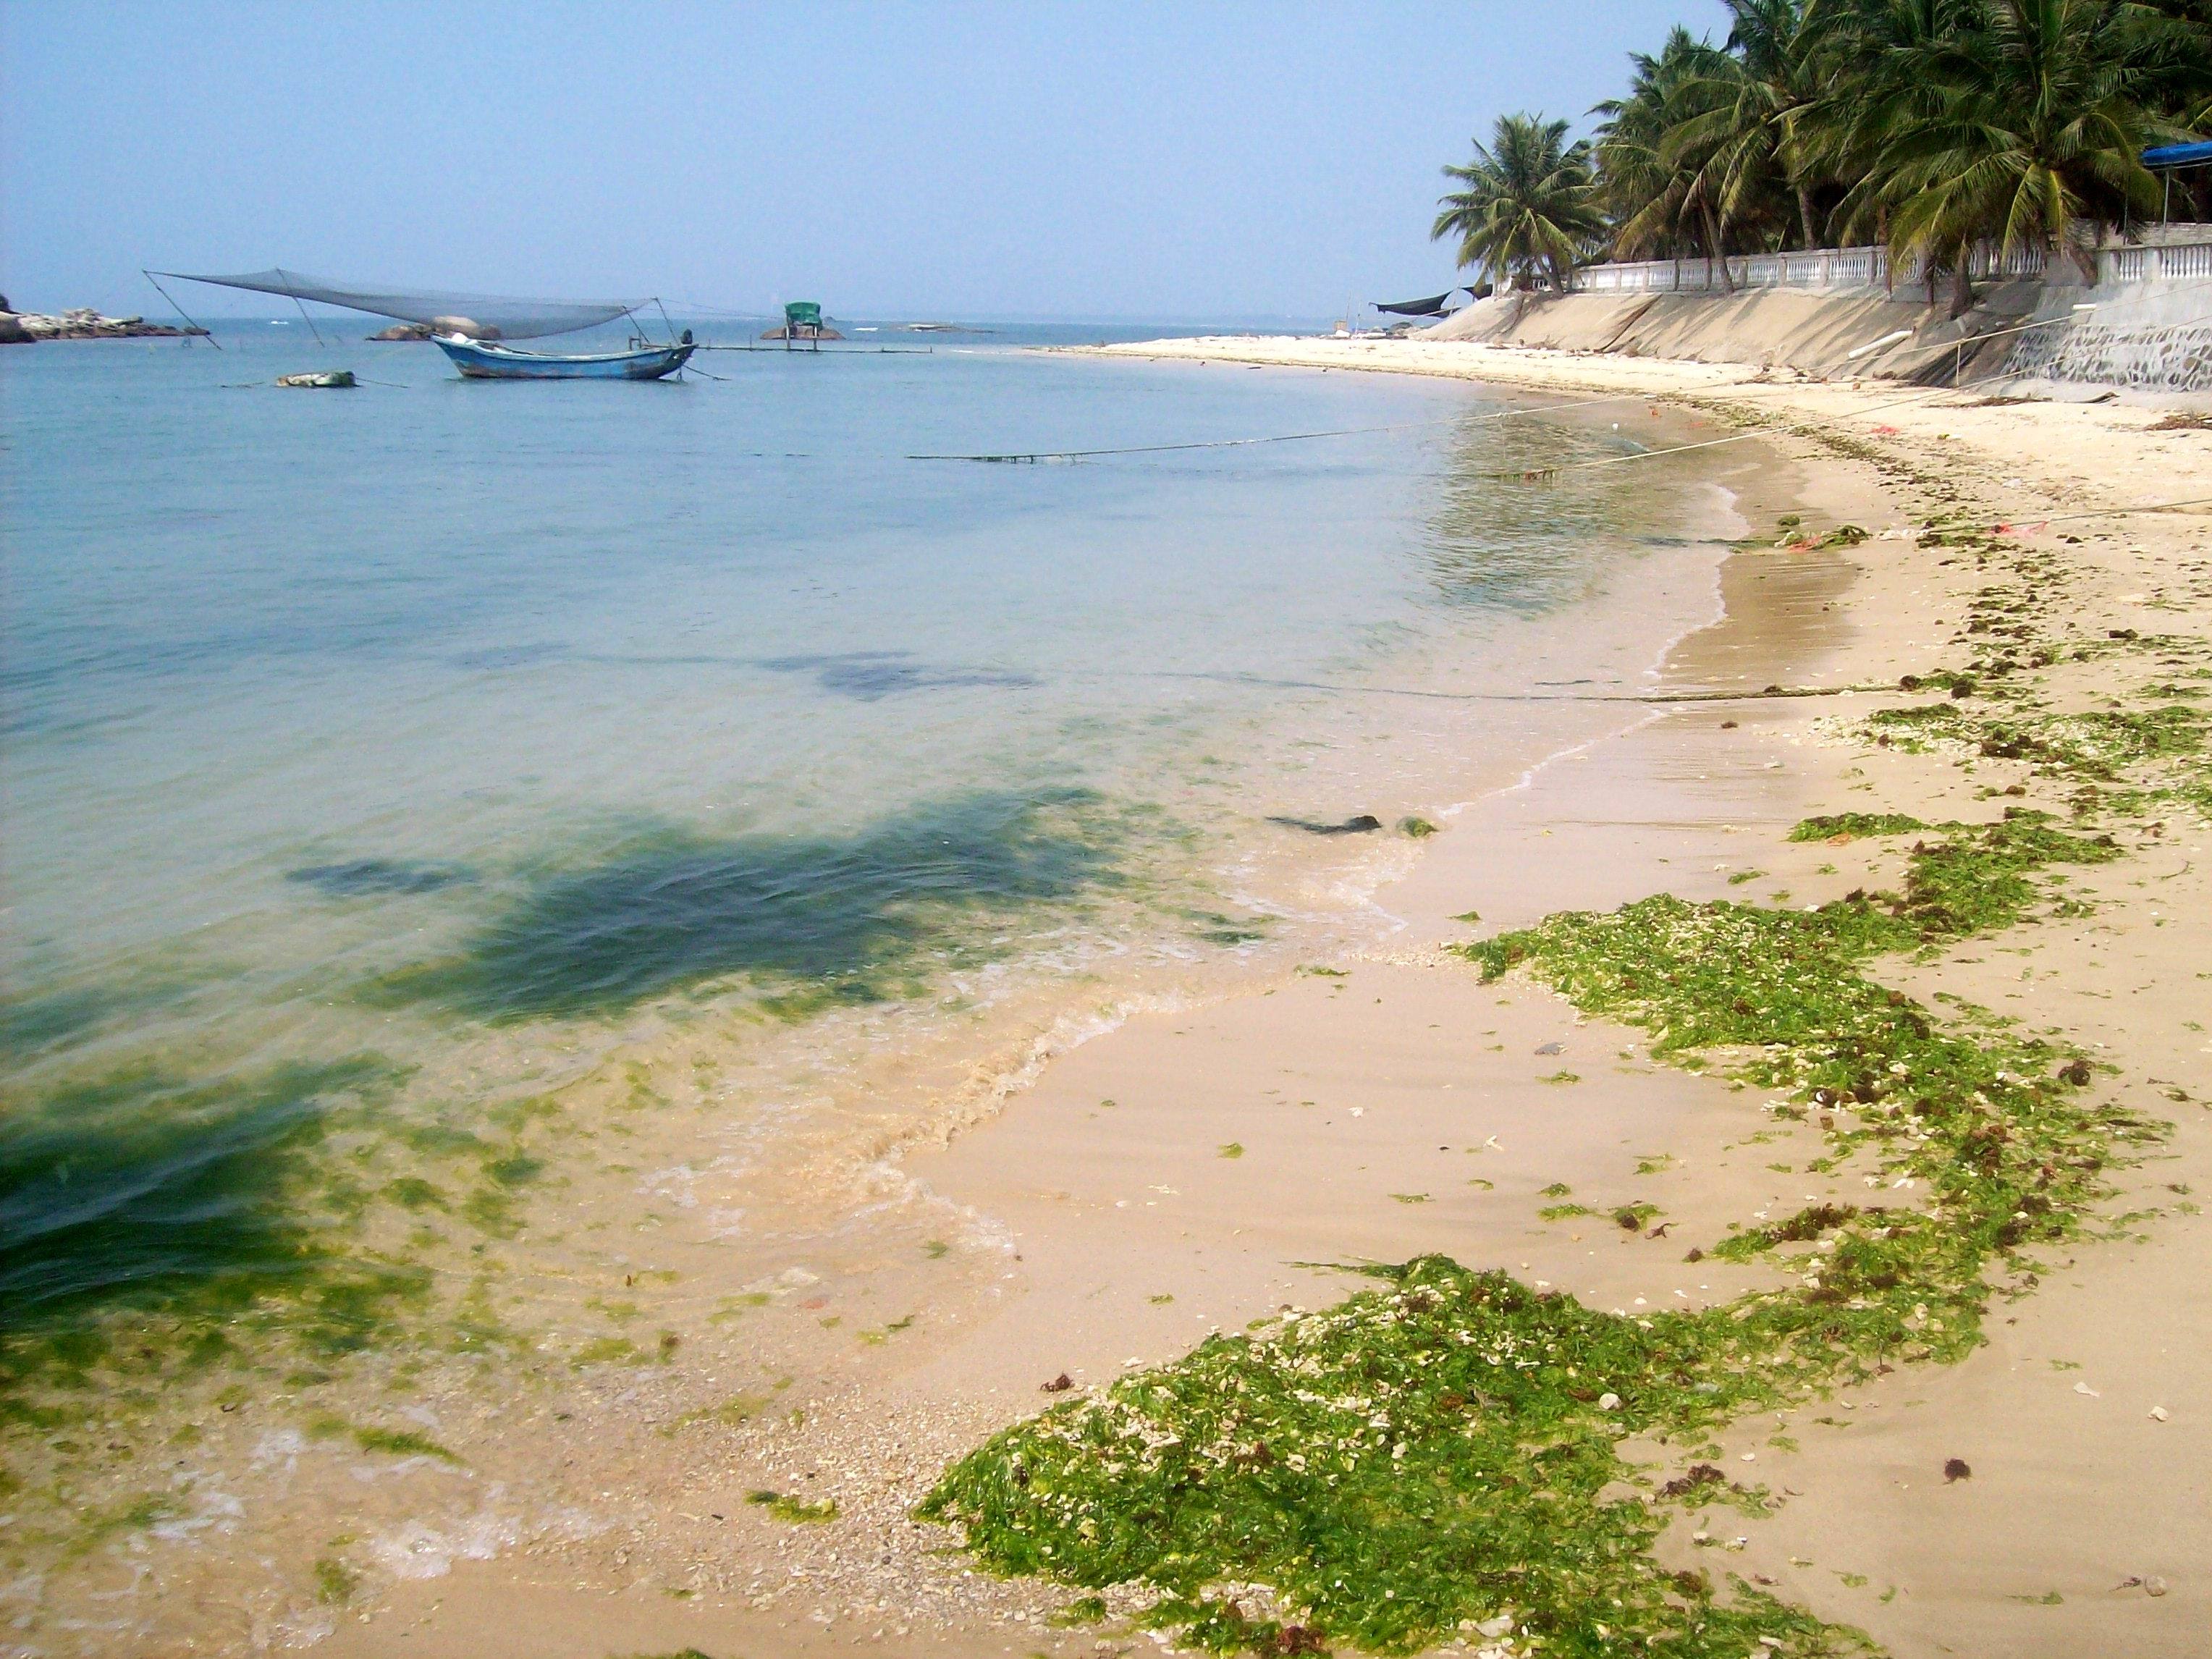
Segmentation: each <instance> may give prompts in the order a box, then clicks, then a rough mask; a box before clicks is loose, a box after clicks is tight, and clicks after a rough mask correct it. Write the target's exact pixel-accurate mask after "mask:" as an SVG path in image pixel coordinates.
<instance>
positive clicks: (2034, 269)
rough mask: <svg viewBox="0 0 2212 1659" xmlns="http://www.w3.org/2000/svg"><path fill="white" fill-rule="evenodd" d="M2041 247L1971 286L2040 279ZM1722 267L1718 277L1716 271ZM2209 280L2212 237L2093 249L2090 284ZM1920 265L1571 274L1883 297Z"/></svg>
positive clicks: (1662, 265)
mask: <svg viewBox="0 0 2212 1659" xmlns="http://www.w3.org/2000/svg"><path fill="white" fill-rule="evenodd" d="M2049 263H2050V260H2049V256H2048V255H2046V254H2045V252H2044V251H2043V250H2042V249H2041V248H2033V247H2022V248H2015V249H2014V250H2013V251H2012V252H2009V253H2008V252H2002V250H2000V249H1997V248H1995V247H1990V246H1982V247H1978V248H1976V249H1975V250H1974V253H1973V257H1972V259H1971V261H1970V262H1969V263H1968V265H1967V272H1968V274H1969V275H1970V276H1972V278H1973V279H1974V280H1975V281H1976V282H1989V281H1992V280H1996V281H2007V282H2018V281H2026V280H2029V279H2032V278H2034V277H2038V276H2043V275H2044V274H2045V270H2046V268H2047V266H2048V265H2049ZM1723 268H1725V274H1723ZM2203 277H2212V234H2208V240H2205V241H2203V242H2194V243H2183V244H2179V245H2176V246H2166V247H2117V248H2100V250H2098V253H2097V281H2098V283H2100V284H2103V283H2147V282H2175V281H2188V280H2191V279H2196V278H2203ZM1927 280H1928V273H1927V270H1926V267H1925V266H1924V265H1923V263H1922V262H1921V261H1920V260H1919V259H1918V258H1909V259H1905V260H1904V261H1902V262H1899V263H1898V264H1895V265H1894V267H1893V265H1892V262H1891V260H1890V257H1889V250H1888V249H1887V248H1886V247H1879V246H1876V247H1832V248H1811V249H1807V250H1804V251H1802V252H1795V253H1748V254H1746V253H1738V254H1732V255H1730V256H1729V258H1726V259H1700V258H1685V259H1650V260H1645V261H1644V262H1642V263H1640V264H1602V265H1585V266H1583V268H1582V269H1581V270H1577V272H1575V275H1574V288H1575V291H1576V292H1577V293H1578V294H1722V293H1726V292H1729V291H1730V290H1735V291H1737V292H1743V291H1747V290H1753V289H1800V290H1802V291H1805V292H1808V293H1834V292H1839V291H1849V290H1851V289H1862V290H1865V289H1881V290H1882V291H1884V292H1886V293H1887V292H1893V291H1897V290H1909V289H1911V288H1913V287H1915V286H1917V285H1924V284H1925V283H1927Z"/></svg>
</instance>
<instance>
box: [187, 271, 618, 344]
mask: <svg viewBox="0 0 2212 1659" xmlns="http://www.w3.org/2000/svg"><path fill="white" fill-rule="evenodd" d="M153 274H154V275H155V276H177V277H181V278H182V279H183V280H185V282H188V283H214V284H215V285H216V286H217V287H219V288H242V289H252V291H253V292H255V293H257V294H281V295H284V296H285V297H286V298H288V299H295V300H313V301H317V302H319V303H320V304H323V305H326V306H343V307H346V308H347V309H349V310H351V311H366V312H368V313H370V314H372V315H374V316H378V317H395V318H398V319H399V320H400V321H401V322H405V323H416V324H420V325H422V327H423V328H424V329H425V330H427V331H435V332H437V333H440V334H465V335H467V336H468V337H470V338H471V339H475V340H529V339H535V338H537V337H539V336H541V335H546V334H568V333H573V332H574V331H576V330H577V329H580V328H592V327H596V326H597V325H599V324H601V323H611V322H612V321H613V320H614V319H616V318H617V317H621V316H624V315H627V314H628V313H631V312H633V311H635V310H636V309H637V308H638V307H640V306H643V305H650V304H651V303H652V301H649V300H516V299H510V298H507V297H504V296H501V295H495V294H454V293H449V292H445V291H442V290H439V289H414V290H407V289H371V288H357V287H352V286H349V285H348V284H345V283H331V282H325V281H324V280H323V279H322V278H321V277H319V276H306V275H303V274H302V273H301V272H299V271H296V270H281V269H277V268H275V267H272V268H270V270H249V271H246V272H243V273H241V274H240V275H238V276H201V275H197V274H195V273H193V272H191V271H185V270H157V271H155V272H154V273H153Z"/></svg>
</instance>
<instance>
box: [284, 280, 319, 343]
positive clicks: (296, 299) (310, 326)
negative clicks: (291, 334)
mask: <svg viewBox="0 0 2212 1659" xmlns="http://www.w3.org/2000/svg"><path fill="white" fill-rule="evenodd" d="M276 274H277V275H278V276H283V277H284V278H285V279H286V280H287V281H288V282H289V280H290V277H289V275H288V273H287V272H286V271H285V270H283V267H282V266H279V267H278V268H277V270H276ZM292 303H293V304H294V305H295V306H297V307H300V320H301V322H303V323H305V324H306V325H307V332H308V333H310V334H312V335H313V336H314V337H315V349H317V350H318V351H320V350H322V349H324V346H323V331H322V330H320V329H319V328H317V327H316V326H315V319H313V318H312V317H310V316H309V315H307V301H305V300H302V299H301V297H300V296H299V295H296V294H295V295H293V296H292Z"/></svg>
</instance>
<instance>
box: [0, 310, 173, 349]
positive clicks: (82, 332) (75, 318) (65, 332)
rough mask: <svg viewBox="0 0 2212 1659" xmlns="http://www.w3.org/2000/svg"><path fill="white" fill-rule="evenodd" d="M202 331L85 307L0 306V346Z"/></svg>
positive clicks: (170, 335) (143, 337) (169, 334)
mask: <svg viewBox="0 0 2212 1659" xmlns="http://www.w3.org/2000/svg"><path fill="white" fill-rule="evenodd" d="M206 332H207V331H206V330H205V329H204V328H199V327H196V326H186V327H183V328H179V327H178V326H177V325H174V324H173V323H149V322H148V321H147V320H146V319H144V318H143V317H103V316H102V315H100V313H98V312H96V311H94V310H93V309H92V308H91V307H89V306H84V307H79V308H78V309H76V310H75V311H64V312H63V313H61V315H59V316H58V317H50V316H48V315H46V313H43V312H37V311H26V312H21V313H17V312H12V311H8V310H6V309H4V308H0V345H28V344H30V343H32V342H33V341H37V340H131V339H149V338H150V339H170V340H173V339H176V338H179V337H181V336H184V335H187V334H205V333H206Z"/></svg>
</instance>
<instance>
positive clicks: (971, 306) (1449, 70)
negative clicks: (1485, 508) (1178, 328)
mask: <svg viewBox="0 0 2212 1659" xmlns="http://www.w3.org/2000/svg"><path fill="white" fill-rule="evenodd" d="M1722 15H1723V14H1722V11H1721V8H1720V6H1719V5H1718V3H1717V0H1457V3H1438V4H1412V3H1407V4H1393V3H1387V0H1378V3H1372V4H1357V5H1355V4H1340V5H1303V4H1294V3H1271V4H1256V3H1255V4H1245V3H1227V0H1182V3H1169V0H1158V3H1129V0H1124V3H1120V4H1091V3H1054V0H1029V3H1017V4H992V3H974V4H930V5H922V4H898V3H883V4H840V3H829V4H804V3H782V4H777V5H775V6H746V5H712V4H676V3H669V4H641V5H623V4H620V3H614V4H570V3H551V0H539V3H534V4H529V5H520V4H513V5H501V4H471V3H467V0H448V3H446V4H442V5H405V4H378V3H353V4H340V3H337V0H293V3H286V4H253V3H236V0H234V3H228V4H197V3H182V0H179V3H167V4H138V3H130V0H105V3H59V0H52V3H49V0H0V292H4V293H5V294H7V295H8V296H9V299H10V300H11V301H13V303H15V305H16V306H17V307H21V308H24V309H46V308H56V307H62V306H66V305H80V304H83V305H96V306H100V307H103V308H106V309H108V310H111V311H112V310H129V311H147V312H149V313H150V312H151V311H152V310H154V309H155V308H157V307H159V305H160V301H159V298H158V296H156V295H154V294H153V293H152V292H151V290H149V289H148V288H147V287H146V286H145V284H144V283H143V281H142V280H141V278H140V277H139V276H138V275H137V272H138V269H139V267H140V266H142V265H151V266H154V267H155V268H157V269H168V270H252V269H255V268H258V267H262V266H266V265H270V264H283V265H284V266H286V267H288V268H296V269H301V270H308V271H313V272H315V273H317V274H319V275H322V276H331V277H335V278H341V279H351V280H357V281H380V282H386V283H393V284H395V285H405V286H416V287H439V288H455V289H480V290H486V291H492V292H501V293H519V294H526V295H546V296H577V297H585V296H596V295H602V294H606V295H623V296H629V295H647V294H659V295H665V296H667V297H668V298H670V299H671V300H678V299H684V300H691V301H702V302H705V303H708V304H713V305H721V306H728V307H739V308H746V309H762V308H765V307H767V306H768V305H769V303H770V302H771V301H781V300H784V299H790V298H798V297H806V298H817V299H820V300H822V301H824V302H825V303H826V304H827V305H828V306H829V308H830V310H831V311H832V312H833V313H837V314H842V315H845V316H867V315H878V316H921V315H932V316H940V315H941V316H952V317H973V316H984V315H992V316H1010V315H1030V316H1063V317H1083V318H1105V317H1132V318H1136V317H1142V318H1160V319H1168V318H1176V317H1186V318H1194V319H1195V318H1206V317H1230V316H1238V317H1255V318H1257V317H1264V316H1270V315H1287V316H1299V317H1321V316H1326V315H1333V314H1340V313H1341V311H1342V308H1343V307H1344V305H1345V303H1346V300H1347V299H1349V298H1354V297H1356V298H1358V299H1359V300H1362V301H1365V300H1372V299H1383V298H1397V297H1401V296H1402V295H1411V294H1418V293H1425V292H1431V291H1433V290H1435V289H1439V288H1442V287H1443V286H1444V285H1445V284H1446V283H1449V281H1450V280H1451V279H1452V276H1453V264H1452V259H1451V257H1450V254H1449V252H1448V250H1447V249H1446V248H1445V247H1444V246H1440V245H1433V244H1431V242H1430V241H1429V240H1428V228H1429V223H1430V220H1431V216H1433V214H1434V211H1435V204H1436V198H1437V195H1438V194H1439V192H1440V191H1441V190H1442V188H1443V180H1442V179H1440V178H1439V176H1438V174H1437V168H1438V167H1440V166H1441V165H1442V164H1443V163H1444V162H1446V161H1458V160H1462V159H1464V157H1465V155H1466V153H1467V148H1468V138H1469V137H1471V136H1472V135H1474V134H1477V133H1480V134H1483V135H1485V136H1487V134H1488V131H1489V129H1490V125H1491V123H1492V120H1493V119H1494V118H1496V117H1497V116H1498V114H1499V113H1500V112H1505V111H1510V110H1519V109H1533V110H1541V111H1544V112H1547V113H1552V114H1557V115H1566V116H1571V117H1574V118H1576V119H1577V123H1578V124H1582V122H1583V112H1585V111H1586V110H1587V109H1588V108H1589V106H1590V105H1592V104H1593V103H1595V102H1596V101H1597V100H1600V99H1601V98H1607V97H1610V96H1613V94H1615V93H1617V92H1618V91H1619V90H1620V86H1621V83H1622V82H1623V80H1624V78H1625V75H1626V67H1625V54H1626V53H1627V52H1629V51H1631V50H1632V49H1645V50H1649V49H1652V48H1655V47H1656V46H1657V45H1658V43H1659V41H1660V40H1662V37H1663V36H1664V34H1665V33H1666V30H1667V28H1668V26H1669V25H1670V24H1672V23H1674V22H1675V21H1686V22H1688V23H1689V24H1691V25H1692V27H1695V28H1698V29H1699V30H1711V31H1712V32H1713V33H1714V34H1715V36H1716V38H1718V37H1719V35H1721V34H1722V33H1724V30H1723V27H1722V26H1721V19H1722ZM201 297H202V298H203V300H204V299H205V297H206V291H205V290H203V291H202V294H201ZM216 308H217V309H220V307H216Z"/></svg>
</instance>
